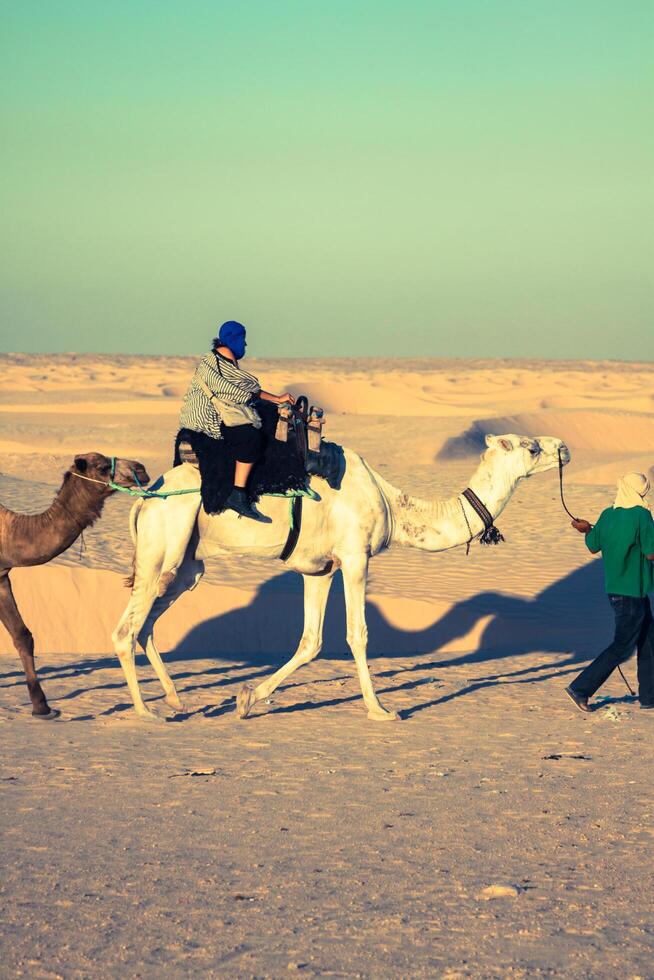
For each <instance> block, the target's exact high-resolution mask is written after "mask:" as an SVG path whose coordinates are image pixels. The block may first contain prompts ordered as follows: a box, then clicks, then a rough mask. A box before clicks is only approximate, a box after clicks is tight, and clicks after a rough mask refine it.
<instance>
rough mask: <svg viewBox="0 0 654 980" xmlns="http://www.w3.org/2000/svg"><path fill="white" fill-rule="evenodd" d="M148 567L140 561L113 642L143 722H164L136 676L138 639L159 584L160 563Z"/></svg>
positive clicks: (153, 563) (113, 635) (136, 708)
mask: <svg viewBox="0 0 654 980" xmlns="http://www.w3.org/2000/svg"><path fill="white" fill-rule="evenodd" d="M143 565H144V563H143V562H140V561H137V567H136V577H135V580H134V588H133V589H132V594H131V596H130V598H129V602H128V603H127V608H126V609H125V612H124V613H123V615H122V616H121V618H120V622H119V623H118V625H117V626H116V629H115V630H114V632H113V633H112V637H111V638H112V640H113V644H114V650H115V651H116V656H117V657H118V659H119V660H120V666H121V667H122V668H123V673H124V675H125V680H126V681H127V687H128V688H129V693H130V695H131V698H132V701H133V702H134V708H135V710H136V713H137V715H138V716H139V718H142V719H143V720H144V721H154V722H156V721H161V719H160V718H159V716H158V715H156V714H155V712H154V711H151V710H150V709H149V708H147V707H146V705H145V703H144V701H143V698H142V697H141V692H140V690H139V682H138V678H137V676H136V665H135V663H134V651H135V647H136V638H137V636H138V635H139V633H140V632H141V629H142V627H143V624H144V622H145V621H146V620H147V618H148V616H149V614H150V610H151V609H152V606H153V604H154V601H155V599H156V598H157V588H158V581H159V569H160V567H161V565H160V562H152V563H151V567H149V568H144V567H143ZM171 683H172V681H171Z"/></svg>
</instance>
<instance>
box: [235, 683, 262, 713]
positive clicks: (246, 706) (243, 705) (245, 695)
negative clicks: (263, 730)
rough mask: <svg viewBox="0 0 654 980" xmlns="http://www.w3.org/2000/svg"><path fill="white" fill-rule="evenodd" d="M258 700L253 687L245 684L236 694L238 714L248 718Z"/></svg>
mask: <svg viewBox="0 0 654 980" xmlns="http://www.w3.org/2000/svg"><path fill="white" fill-rule="evenodd" d="M256 700H257V699H256V698H255V696H254V691H253V690H252V688H251V687H248V686H247V684H244V685H243V687H242V688H241V690H240V691H239V692H238V695H237V696H236V714H237V715H238V717H239V718H247V716H248V715H249V714H250V710H251V708H252V705H253V704H254V703H255V702H256Z"/></svg>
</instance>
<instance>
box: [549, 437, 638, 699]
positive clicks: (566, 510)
mask: <svg viewBox="0 0 654 980" xmlns="http://www.w3.org/2000/svg"><path fill="white" fill-rule="evenodd" d="M558 454H559V490H560V492H561V503H562V504H563V509H564V511H565V512H566V514H567V515H568V517H571V518H572V520H573V521H576V520H579V518H577V517H575V516H574V514H571V513H570V511H569V510H568V508H567V507H566V505H565V500H564V499H563V460H562V459H561V450H560V449H559V450H558ZM592 526H593V525H592V524H591V527H592ZM618 670H619V671H620V677H621V678H622V680H623V681H624V682H625V685H626V688H627V690H628V691H629V693H630V694H631V696H632V697H634V698H635V697H636V692H635V691H634V690H633V688H632V687H631V684H630V683H629V681H628V680H627V678H626V677H625V676H624V674H623V673H622V667H621V666H620V665H619V664H618Z"/></svg>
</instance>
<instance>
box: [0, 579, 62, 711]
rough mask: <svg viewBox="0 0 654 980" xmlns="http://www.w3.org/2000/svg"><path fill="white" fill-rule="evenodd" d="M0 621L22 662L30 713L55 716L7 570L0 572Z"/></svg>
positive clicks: (31, 639)
mask: <svg viewBox="0 0 654 980" xmlns="http://www.w3.org/2000/svg"><path fill="white" fill-rule="evenodd" d="M0 622H2V623H3V625H4V626H5V628H6V630H7V632H8V633H9V635H10V637H11V639H12V642H13V644H14V646H15V647H16V650H17V652H18V655H19V657H20V659H21V662H22V664H23V670H24V671H25V680H26V681H27V690H28V691H29V695H30V700H31V702H32V714H33V715H34V717H35V718H43V719H48V720H49V719H51V718H56V717H57V716H58V715H59V714H60V712H59V711H55V710H51V709H50V706H49V705H48V702H47V701H46V699H45V694H44V693H43V689H42V687H41V685H40V684H39V679H38V677H37V676H36V667H35V666H34V639H33V637H32V634H31V633H30V631H29V630H28V628H27V626H26V625H25V623H24V622H23V617H22V616H21V614H20V612H19V611H18V606H17V605H16V600H15V599H14V593H13V590H12V588H11V582H10V581H9V572H8V571H4V572H0Z"/></svg>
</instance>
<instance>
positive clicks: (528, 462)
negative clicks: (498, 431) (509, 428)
mask: <svg viewBox="0 0 654 980" xmlns="http://www.w3.org/2000/svg"><path fill="white" fill-rule="evenodd" d="M486 445H487V446H488V449H487V450H486V452H485V453H484V459H487V460H488V461H489V462H491V463H497V464H500V465H502V466H503V467H505V468H506V469H508V470H509V471H510V472H511V475H512V476H514V477H517V478H521V477H524V476H533V475H534V473H544V472H545V470H551V469H554V467H558V465H559V456H560V458H561V462H562V463H563V465H564V466H565V465H566V464H567V463H569V462H570V450H569V449H568V447H567V446H566V445H565V443H564V442H562V441H561V439H555V438H554V436H537V437H536V438H535V439H534V438H532V437H531V436H517V435H515V434H514V433H509V434H508V435H505V436H492V435H487V436H486Z"/></svg>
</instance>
